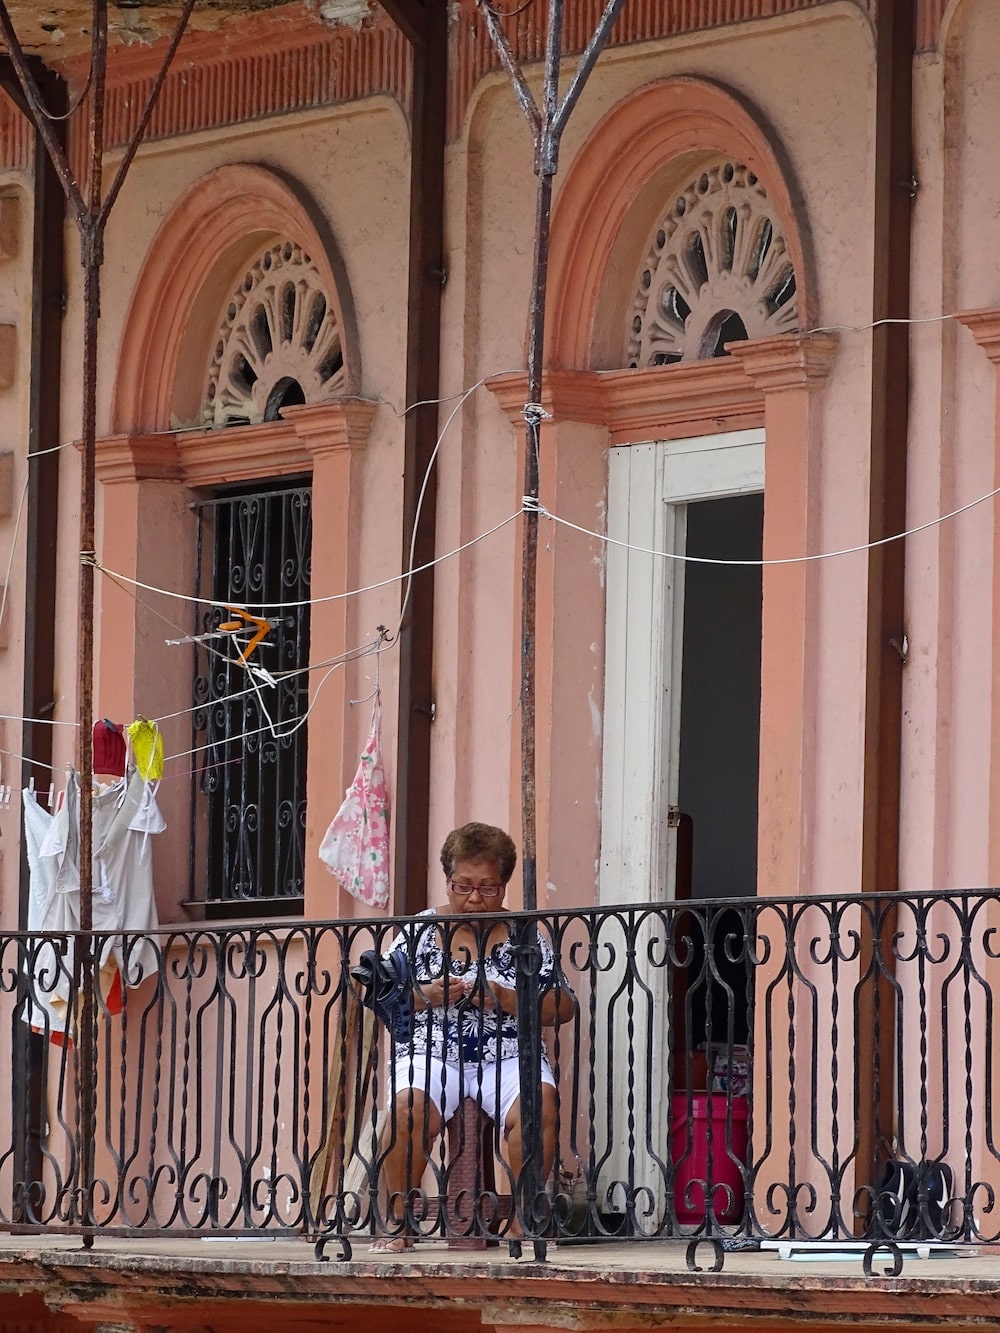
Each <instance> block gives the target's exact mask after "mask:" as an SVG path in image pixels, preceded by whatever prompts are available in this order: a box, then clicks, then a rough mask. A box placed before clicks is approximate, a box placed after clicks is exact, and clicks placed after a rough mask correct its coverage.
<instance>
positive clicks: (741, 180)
mask: <svg viewBox="0 0 1000 1333" xmlns="http://www.w3.org/2000/svg"><path fill="white" fill-rule="evenodd" d="M797 328H798V316H797V312H796V300H795V270H794V268H793V266H792V261H791V257H790V255H789V252H788V245H787V243H786V240H785V236H784V234H783V232H782V230H781V222H780V220H779V218H778V214H777V210H776V209H775V207H774V204H773V202H772V200H771V199H770V198H769V197H768V194H767V191H766V190H765V189H764V187H763V185H761V183H760V181H759V180H758V178H757V176H756V175H755V174H754V172H752V171H751V170H750V169H749V168H748V167H746V166H743V165H741V164H740V163H738V162H734V161H732V160H729V159H720V160H716V161H714V162H711V163H708V164H706V165H705V166H704V167H703V168H702V169H701V170H700V171H698V173H697V174H696V175H693V176H691V177H690V178H689V179H688V182H687V184H686V185H685V187H684V189H682V190H681V192H680V193H679V195H678V196H677V198H676V200H675V201H674V202H672V203H671V205H670V207H669V208H668V209H667V210H666V212H665V213H663V214H662V215H661V217H660V218H659V220H658V221H657V223H656V225H655V227H654V228H653V231H652V235H651V236H650V239H649V244H648V247H647V249H646V254H645V257H644V258H643V261H642V264H641V265H640V268H639V273H638V275H637V278H636V282H635V291H634V296H633V298H632V302H631V307H630V309H629V313H628V327H627V330H626V339H627V350H626V365H628V366H630V367H631V368H633V369H636V368H639V367H646V366H664V365H670V364H671V363H673V362H676V361H703V360H707V359H709V358H711V357H717V356H725V355H726V351H725V347H726V343H730V342H740V341H742V340H744V339H747V338H766V337H768V336H769V335H770V334H776V333H789V332H794V331H795V330H796V329H797Z"/></svg>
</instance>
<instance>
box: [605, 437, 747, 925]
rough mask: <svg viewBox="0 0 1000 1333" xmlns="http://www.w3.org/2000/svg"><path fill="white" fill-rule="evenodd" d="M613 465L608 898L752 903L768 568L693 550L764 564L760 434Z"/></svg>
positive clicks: (638, 453)
mask: <svg viewBox="0 0 1000 1333" xmlns="http://www.w3.org/2000/svg"><path fill="white" fill-rule="evenodd" d="M608 462H609V475H608V535H609V537H610V538H611V539H612V541H611V543H610V544H609V548H608V557H607V607H608V611H607V627H606V676H605V713H604V764H603V780H602V828H601V902H602V903H605V904H608V905H610V904H612V903H616V902H617V903H622V902H625V903H628V902H662V901H669V900H670V899H673V898H675V897H677V896H684V897H686V896H691V897H693V898H699V899H700V898H707V897H725V896H731V895H737V896H743V895H747V894H753V893H754V892H755V890H756V882H757V782H758V747H759V732H760V639H761V570H760V567H759V564H753V563H750V564H748V565H744V566H740V565H728V564H727V565H706V564H698V563H697V562H696V561H687V560H685V559H684V557H685V556H701V557H708V558H710V559H716V560H727V561H728V560H747V561H750V562H755V561H759V560H760V557H761V549H762V548H761V542H762V531H763V512H764V510H763V503H764V502H763V491H764V438H763V433H762V432H761V431H736V432H727V433H725V434H720V435H713V436H702V437H698V438H695V439H688V440H668V441H659V442H654V443H649V444H636V445H628V446H624V447H619V448H615V449H612V450H610V453H609V460H608ZM677 811H680V812H682V813H683V814H684V815H686V816H690V820H691V825H692V828H693V865H692V878H691V880H690V884H688V881H687V877H686V875H684V874H680V875H679V874H678V870H679V866H678V859H679V858H678V825H677V820H676V817H675V815H676V812H677ZM680 869H681V870H683V866H681V867H680Z"/></svg>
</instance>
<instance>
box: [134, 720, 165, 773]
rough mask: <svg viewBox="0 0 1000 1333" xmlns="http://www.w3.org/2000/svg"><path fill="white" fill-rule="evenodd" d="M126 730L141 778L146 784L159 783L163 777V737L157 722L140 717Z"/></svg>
mask: <svg viewBox="0 0 1000 1333" xmlns="http://www.w3.org/2000/svg"><path fill="white" fill-rule="evenodd" d="M125 730H126V732H127V733H128V744H129V750H130V751H131V754H132V758H133V759H134V760H135V766H136V769H137V770H138V773H139V776H140V777H141V778H144V779H145V780H146V782H159V780H160V778H162V777H163V737H162V736H161V735H160V729H159V727H158V726H157V725H156V723H155V722H147V720H146V719H145V718H144V717H138V718H136V720H135V721H134V722H130V723H129V724H128V726H127V727H126V728H125Z"/></svg>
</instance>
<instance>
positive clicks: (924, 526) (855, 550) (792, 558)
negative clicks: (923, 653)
mask: <svg viewBox="0 0 1000 1333" xmlns="http://www.w3.org/2000/svg"><path fill="white" fill-rule="evenodd" d="M998 495H1000V486H997V487H995V488H994V489H993V490H992V491H987V493H986V494H985V495H980V496H978V497H977V498H976V499H975V500H970V501H969V503H968V504H964V505H961V506H959V508H958V509H953V510H952V511H951V512H950V513H948V514H942V515H941V516H940V517H939V518H932V519H930V520H929V521H928V522H926V523H920V524H918V525H917V527H915V528H907V529H906V531H905V532H897V533H893V534H892V535H891V536H889V537H878V538H877V539H876V540H875V541H870V542H862V543H861V544H860V545H858V546H845V547H842V548H841V549H840V550H837V551H819V552H816V553H814V554H812V555H789V556H782V557H780V558H774V559H769V560H763V559H762V560H725V559H720V558H716V557H714V556H707V555H686V554H683V553H681V552H677V551H656V550H653V549H652V548H650V547H648V546H636V545H634V544H633V543H632V542H626V541H622V540H621V539H620V538H619V537H609V536H608V535H607V534H606V533H602V532H594V531H593V529H591V528H584V527H582V526H581V525H580V524H579V523H573V522H571V521H570V520H569V519H568V518H560V517H559V515H558V514H553V513H552V512H551V510H549V509H547V508H546V507H545V505H543V504H542V503H541V502H540V501H538V500H535V499H533V498H532V497H531V496H529V495H526V496H525V497H524V508H525V512H529V511H530V512H534V513H537V514H538V515H539V517H541V518H548V519H551V520H552V522H553V523H558V524H559V525H560V526H561V527H564V528H570V529H572V531H574V532H579V533H582V534H583V535H584V536H585V537H593V538H594V539H595V541H599V542H604V543H605V544H606V545H608V546H618V547H621V548H622V549H623V550H626V551H634V552H635V553H636V554H638V555H652V556H658V557H660V558H662V559H664V560H675V561H677V562H678V563H681V564H689V565H733V566H734V567H746V566H749V567H752V568H768V567H771V566H774V565H804V564H811V563H814V562H815V561H817V560H836V559H837V558H838V557H840V556H842V555H858V554H860V553H861V552H863V551H873V550H876V549H877V548H878V547H879V546H888V545H890V544H891V543H892V542H901V541H905V540H906V539H907V538H908V537H915V536H916V535H917V533H920V532H927V531H928V530H929V529H930V528H936V527H939V526H940V525H941V524H942V523H947V522H949V521H950V520H951V519H953V518H958V516H959V515H960V514H965V513H968V511H969V510H970V509H975V508H976V507H977V505H981V504H985V503H986V502H987V501H988V500H992V499H995V497H996V496H998Z"/></svg>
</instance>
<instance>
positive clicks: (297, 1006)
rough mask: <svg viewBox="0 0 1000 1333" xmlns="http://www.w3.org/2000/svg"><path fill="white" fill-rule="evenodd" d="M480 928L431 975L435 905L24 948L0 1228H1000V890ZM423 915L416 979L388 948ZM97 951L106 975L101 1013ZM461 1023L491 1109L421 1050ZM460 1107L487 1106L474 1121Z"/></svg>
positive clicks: (728, 905)
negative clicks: (89, 1018)
mask: <svg viewBox="0 0 1000 1333" xmlns="http://www.w3.org/2000/svg"><path fill="white" fill-rule="evenodd" d="M462 920H463V919H462V918H458V917H450V916H449V917H444V918H442V919H441V920H440V923H439V925H440V931H441V933H440V935H439V936H438V937H437V941H438V943H439V944H440V946H441V950H442V955H441V959H440V960H439V961H438V963H437V964H435V963H434V962H433V960H432V962H431V966H430V969H429V971H427V970H425V972H424V973H423V975H421V971H420V967H421V964H420V956H421V953H422V951H423V948H424V945H426V942H427V938H428V937H427V936H426V935H425V934H424V933H423V932H424V931H425V929H426V928H427V927H428V924H429V922H428V918H426V917H423V918H410V919H408V921H378V922H373V921H364V922H361V921H349V922H335V923H322V924H309V925H304V924H303V925H280V926H271V927H258V926H249V925H247V926H240V927H233V928H222V927H219V928H202V927H192V928H190V929H186V930H173V931H162V932H159V933H158V934H155V935H152V936H143V937H123V936H116V937H110V936H95V937H94V938H93V947H92V948H91V949H87V948H86V947H85V946H86V941H85V940H83V939H82V938H80V937H78V936H72V935H70V936H60V935H46V936H28V935H23V934H22V935H19V934H11V935H7V936H4V937H0V1002H2V1005H3V1008H4V1010H5V1014H4V1021H3V1023H2V1025H0V1058H2V1059H3V1060H4V1067H6V1068H10V1069H11V1070H12V1073H13V1078H12V1084H11V1087H12V1093H11V1098H10V1103H9V1105H8V1106H7V1107H4V1108H3V1110H2V1112H0V1115H2V1119H0V1134H2V1137H0V1225H2V1226H3V1227H5V1228H7V1229H22V1230H36V1229H42V1228H44V1229H46V1230H50V1231H51V1230H57V1229H66V1230H68V1231H77V1232H80V1231H82V1232H84V1233H92V1232H93V1233H99V1232H107V1233H112V1234H136V1233H141V1234H144V1235H147V1234H148V1235H152V1234H158V1233H166V1234H170V1235H177V1234H184V1233H202V1232H206V1231H212V1232H216V1233H230V1234H246V1233H251V1234H256V1233H261V1232H266V1233H278V1232H289V1233H297V1234H306V1235H309V1236H314V1237H316V1238H317V1239H318V1240H319V1241H321V1242H323V1243H326V1242H328V1241H330V1240H332V1239H334V1238H335V1239H337V1240H339V1242H340V1243H341V1245H342V1251H341V1252H342V1253H343V1254H345V1255H347V1254H349V1253H350V1252H351V1246H352V1244H353V1245H354V1246H355V1247H356V1246H357V1245H358V1244H359V1243H361V1242H362V1241H363V1242H365V1243H367V1241H368V1238H369V1237H371V1236H380V1235H385V1234H388V1235H389V1236H390V1237H394V1238H395V1239H396V1243H397V1245H399V1246H402V1245H408V1244H410V1243H411V1241H412V1239H414V1238H434V1237H437V1238H439V1239H440V1238H448V1239H449V1240H450V1241H452V1242H453V1243H465V1244H474V1245H481V1244H485V1243H488V1242H489V1241H490V1240H492V1239H495V1238H497V1237H502V1238H505V1239H507V1240H514V1238H515V1237H516V1236H517V1234H518V1233H520V1234H521V1236H523V1237H526V1238H527V1239H528V1240H529V1241H531V1242H532V1243H534V1244H535V1245H536V1251H537V1252H539V1253H541V1252H543V1251H544V1247H545V1245H546V1244H547V1243H548V1242H550V1241H555V1242H557V1243H566V1244H569V1243H574V1242H580V1243H582V1242H595V1241H599V1240H601V1239H602V1238H612V1239H615V1240H650V1239H660V1238H675V1239H676V1238H686V1239H688V1240H692V1239H693V1240H696V1241H698V1240H703V1239H706V1238H707V1239H709V1240H712V1241H713V1243H715V1245H716V1248H717V1250H719V1251H721V1250H722V1249H723V1248H731V1247H738V1246H741V1245H745V1244H749V1243H753V1242H754V1241H755V1240H758V1239H760V1238H761V1237H771V1238H786V1239H805V1238H826V1239H858V1238H867V1239H869V1240H872V1241H887V1242H890V1243H898V1242H901V1241H910V1240H920V1241H923V1242H932V1241H935V1240H944V1241H949V1242H955V1241H975V1242H978V1243H991V1242H996V1241H998V1240H1000V1202H998V1200H1000V1133H998V1128H1000V1127H998V1125H997V1123H996V1117H995V1113H994V1106H995V1098H994V1092H993V1090H994V1084H995V1083H996V1081H997V1078H998V1072H997V1065H996V1062H995V1060H994V1054H993V1039H992V1027H993V993H994V984H995V982H996V981H997V979H998V977H1000V894H998V893H995V892H992V891H990V892H968V893H939V894H928V895H915V896H902V895H899V896H894V897H892V898H881V899H878V898H858V897H852V898H841V899H825V898H812V897H810V898H799V899H788V900H771V899H750V900H740V901H735V900H729V901H725V902H721V901H720V902H704V903H690V902H689V903H669V904H660V905H656V906H620V907H615V908H608V909H592V910H589V909H588V910H577V911H569V912H559V913H538V914H533V915H525V914H510V915H504V916H501V917H496V918H492V919H487V918H484V928H485V924H486V923H489V922H492V924H494V925H496V927H497V930H498V932H499V939H500V943H501V946H503V947H501V950H500V953H497V952H496V950H495V948H494V947H492V946H491V948H490V949H483V948H479V949H478V950H470V949H469V948H467V947H466V948H460V947H458V944H457V941H456V940H455V939H454V938H453V936H452V931H453V930H454V929H455V927H456V925H458V924H460V923H461V922H462ZM400 930H402V932H403V940H402V952H401V954H397V955H395V962H396V964H398V965H400V966H401V969H402V973H403V982H402V984H401V986H400V987H398V988H395V987H394V977H393V975H388V976H380V975H379V974H380V972H383V971H384V970H385V969H384V966H383V965H382V964H381V963H380V960H381V959H382V958H383V957H384V956H385V955H387V954H389V953H390V950H391V946H392V944H393V941H394V938H395V937H396V935H397V932H398V931H400ZM421 941H423V943H421ZM508 941H509V943H510V952H511V956H512V957H513V959H514V964H513V965H514V967H515V970H516V973H517V976H518V978H519V980H518V991H519V994H518V995H517V1002H516V1005H515V1002H514V1001H512V1000H511V997H510V994H509V992H506V991H504V990H503V989H502V980H501V979H502V978H503V976H504V975H505V973H504V967H505V965H506V964H505V955H504V949H505V947H506V945H507V943H508ZM495 944H496V938H494V940H493V945H495ZM367 951H371V952H370V953H368V952H367ZM509 961H510V960H509V959H507V962H508V963H509ZM442 966H443V968H444V969H446V970H447V971H448V973H449V975H450V976H451V977H452V979H453V981H454V985H455V990H454V993H453V994H452V993H451V992H449V999H452V1000H453V1004H452V1005H451V1007H450V1009H448V1010H447V1011H445V1010H442V1009H438V1010H437V1011H435V1012H436V1013H437V1014H438V1016H439V1017H440V1019H441V1022H440V1024H439V1026H438V1027H437V1028H436V1029H435V1030H434V1032H429V1030H428V1029H427V1027H426V1023H427V1019H428V1015H429V1013H430V1012H431V1011H429V1010H428V1009H426V1008H422V1007H421V1003H422V1002H421V998H420V997H421V995H422V993H423V990H424V989H425V988H426V987H428V986H429V985H430V982H429V980H428V977H431V974H433V973H434V972H435V970H437V971H440V970H441V968H442ZM86 967H89V968H91V969H92V975H93V972H94V971H96V972H97V973H99V982H98V986H99V990H100V994H101V997H102V998H101V999H100V1001H99V1003H98V1004H97V1007H96V1020H95V1022H94V1025H93V1027H92V1029H91V1031H89V1032H86V1031H83V1030H81V1027H80V1021H79V1013H80V1006H79V1005H78V1003H77V998H78V996H79V994H80V990H81V976H82V973H83V970H84V968H86ZM366 967H367V968H368V972H367V973H366V971H365V969H366ZM373 969H374V973H375V975H374V978H372V977H371V973H372V970H373ZM407 971H409V972H411V973H412V972H414V971H416V973H417V982H416V990H417V998H416V1001H415V1004H414V1005H413V1006H412V1010H411V1013H410V1015H409V1017H407V1014H406V1009H407V1004H406V1000H407V996H408V994H409V993H410V992H409V990H408V987H407V983H406V973H407ZM354 973H357V975H354ZM366 980H369V981H370V984H369V985H368V986H367V988H366V985H365V982H366ZM122 983H124V984H122ZM380 987H381V989H382V990H383V991H384V992H385V995H386V997H387V998H388V1000H389V1001H390V1002H391V1001H392V999H393V998H394V997H395V998H396V999H399V998H402V1001H403V1003H402V1005H401V1006H399V1007H398V1008H397V1009H396V1010H393V1011H391V1012H390V1010H388V1009H387V1010H385V1011H384V1015H385V1017H386V1018H387V1019H388V1021H389V1022H393V1021H396V1020H398V1023H399V1032H398V1033H393V1032H392V1031H390V1029H389V1028H388V1027H387V1026H386V1022H385V1021H383V1018H379V1017H377V1016H376V1014H375V1013H374V1012H373V1011H372V1009H370V1008H368V1007H366V1006H365V1005H364V1004H363V1003H362V1000H361V997H362V995H364V994H367V995H369V996H371V995H372V994H374V993H375V992H376V991H378V990H379V988H380ZM498 1003H499V1006H500V1013H499V1014H498V1012H497V1005H498ZM390 1009H391V1005H390ZM532 1015H534V1018H533V1017H532ZM515 1018H517V1020H518V1021H519V1022H520V1029H521V1030H520V1034H519V1036H518V1037H517V1038H516V1039H514V1038H512V1034H511V1031H510V1025H511V1024H512V1023H513V1022H514V1021H515ZM495 1020H496V1021H495ZM505 1024H506V1027H505V1026H504V1025H505ZM435 1033H436V1037H435ZM435 1039H436V1040H439V1041H444V1043H445V1044H446V1045H449V1044H450V1046H451V1051H452V1055H453V1056H454V1059H453V1060H452V1062H451V1064H452V1065H453V1066H454V1067H453V1068H452V1069H451V1072H450V1074H449V1075H447V1076H448V1077H451V1076H453V1075H454V1076H458V1077H461V1078H463V1079H464V1080H465V1088H466V1094H467V1095H466V1097H465V1100H464V1101H461V1103H460V1101H459V1098H458V1096H457V1095H456V1094H454V1093H452V1092H448V1091H447V1090H446V1089H445V1084H444V1080H445V1078H446V1073H445V1071H443V1070H442V1068H441V1067H440V1066H438V1065H435V1064H433V1063H432V1062H427V1061H424V1060H423V1059H422V1058H420V1057H421V1050H420V1048H421V1047H426V1046H427V1045H428V1042H430V1044H431V1045H432V1046H433V1043H434V1040H435ZM498 1043H499V1045H498ZM414 1047H416V1048H417V1050H416V1054H414ZM4 1048H6V1049H4ZM498 1050H499V1053H500V1054H501V1055H502V1054H503V1053H504V1052H506V1053H507V1054H508V1055H512V1057H513V1060H514V1064H513V1066H511V1068H514V1069H516V1071H517V1073H516V1075H515V1076H514V1077H515V1082H514V1085H513V1086H514V1090H515V1094H516V1090H517V1086H518V1085H517V1078H518V1077H519V1078H520V1081H521V1082H520V1086H521V1089H522V1094H523V1089H524V1088H525V1087H528V1086H530V1088H531V1095H530V1096H528V1097H527V1099H524V1098H523V1097H522V1104H521V1105H520V1107H518V1106H514V1107H509V1106H508V1104H509V1102H510V1094H509V1086H510V1085H509V1083H508V1084H507V1085H506V1086H507V1087H508V1092H507V1095H506V1099H505V1095H504V1085H503V1083H502V1080H501V1079H500V1077H499V1076H498V1074H497V1069H496V1065H495V1063H494V1061H493V1060H492V1059H491V1057H493V1056H495V1055H497V1053H498ZM88 1070H89V1071H90V1077H89V1078H88V1077H85V1076H84V1075H85V1074H86V1072H87V1071H88ZM543 1070H544V1071H545V1072H542V1071H543ZM549 1071H550V1072H549ZM543 1085H544V1086H543ZM549 1086H551V1087H552V1088H553V1089H554V1091H546V1090H545V1088H546V1087H549ZM88 1088H90V1089H93V1091H92V1093H87V1094H86V1095H84V1094H85V1091H86V1089H88ZM449 1097H450V1098H451V1100H450V1101H449V1100H448V1099H449ZM428 1099H429V1102H430V1104H431V1107H430V1108H428ZM493 1101H496V1102H497V1103H498V1105H499V1108H500V1109H499V1110H497V1111H496V1112H495V1117H496V1118H495V1119H490V1118H489V1117H485V1118H484V1117H483V1116H481V1115H480V1113H479V1105H478V1103H480V1102H483V1103H485V1104H486V1105H487V1106H490V1105H491V1104H492V1102H493ZM434 1104H436V1105H439V1106H440V1105H442V1104H444V1105H445V1106H446V1109H447V1110H448V1111H450V1110H451V1109H452V1107H453V1106H454V1107H456V1108H457V1114H456V1115H455V1117H454V1118H453V1119H452V1121H451V1124H450V1127H449V1128H448V1129H447V1130H446V1129H444V1128H442V1127H441V1126H440V1124H439V1120H440V1117H439V1116H438V1115H437V1114H436V1113H435V1111H434V1110H433V1105H434ZM525 1106H527V1110H528V1114H527V1116H526V1115H525V1114H523V1112H524V1110H525ZM88 1108H89V1109H88ZM519 1109H520V1111H521V1112H522V1114H521V1115H520V1117H519V1116H518V1110H519ZM525 1120H527V1121H528V1122H529V1123H527V1124H525ZM519 1123H520V1130H521V1133H520V1135H519V1132H518V1131H519ZM425 1159H426V1160H425ZM390 1186H391V1187H393V1188H392V1189H391V1190H390V1188H389V1187H390ZM390 1195H391V1197H390ZM383 1243H385V1242H383Z"/></svg>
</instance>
